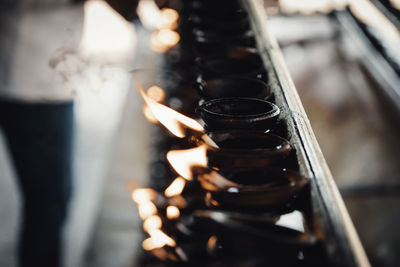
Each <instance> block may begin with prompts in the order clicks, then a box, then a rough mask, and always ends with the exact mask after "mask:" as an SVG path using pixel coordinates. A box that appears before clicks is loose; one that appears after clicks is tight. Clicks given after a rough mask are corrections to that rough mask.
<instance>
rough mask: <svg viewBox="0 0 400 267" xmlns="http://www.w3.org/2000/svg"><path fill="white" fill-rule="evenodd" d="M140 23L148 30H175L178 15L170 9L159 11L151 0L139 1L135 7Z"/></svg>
mask: <svg viewBox="0 0 400 267" xmlns="http://www.w3.org/2000/svg"><path fill="white" fill-rule="evenodd" d="M137 13H138V16H139V18H140V21H141V22H142V23H143V25H144V26H145V27H146V28H149V29H175V28H176V27H177V26H178V23H177V22H178V18H179V14H178V12H177V11H175V10H174V9H171V8H163V9H161V10H160V9H159V8H158V6H157V5H156V3H155V2H154V1H153V0H141V1H139V5H138V7H137Z"/></svg>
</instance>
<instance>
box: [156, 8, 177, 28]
mask: <svg viewBox="0 0 400 267" xmlns="http://www.w3.org/2000/svg"><path fill="white" fill-rule="evenodd" d="M160 13H161V16H160V20H159V22H158V26H157V27H158V28H159V29H175V28H176V27H177V26H178V25H177V21H178V19H179V14H178V12H177V11H176V10H174V9H171V8H163V9H161V11H160Z"/></svg>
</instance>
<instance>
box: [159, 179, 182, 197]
mask: <svg viewBox="0 0 400 267" xmlns="http://www.w3.org/2000/svg"><path fill="white" fill-rule="evenodd" d="M185 185H186V180H185V179H184V178H182V177H176V178H175V180H174V181H173V182H172V183H171V184H170V185H169V186H168V187H167V189H165V191H164V195H165V196H166V197H173V196H177V195H180V194H181V193H182V191H183V188H184V187H185Z"/></svg>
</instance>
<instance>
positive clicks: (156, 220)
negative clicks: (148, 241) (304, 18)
mask: <svg viewBox="0 0 400 267" xmlns="http://www.w3.org/2000/svg"><path fill="white" fill-rule="evenodd" d="M161 226H162V221H161V218H160V217H159V216H157V215H153V216H150V217H148V218H147V219H146V220H145V221H144V222H143V229H144V231H145V232H147V233H149V232H150V231H151V230H154V229H160V228H161Z"/></svg>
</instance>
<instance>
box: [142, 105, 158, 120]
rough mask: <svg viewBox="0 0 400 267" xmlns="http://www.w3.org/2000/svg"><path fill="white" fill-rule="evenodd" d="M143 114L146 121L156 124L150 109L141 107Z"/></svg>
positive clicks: (145, 106)
mask: <svg viewBox="0 0 400 267" xmlns="http://www.w3.org/2000/svg"><path fill="white" fill-rule="evenodd" d="M143 114H144V116H145V117H146V119H147V120H148V121H149V122H151V123H158V120H157V118H156V117H155V116H154V114H153V113H152V112H151V110H150V108H149V106H148V105H146V104H145V105H144V106H143Z"/></svg>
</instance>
